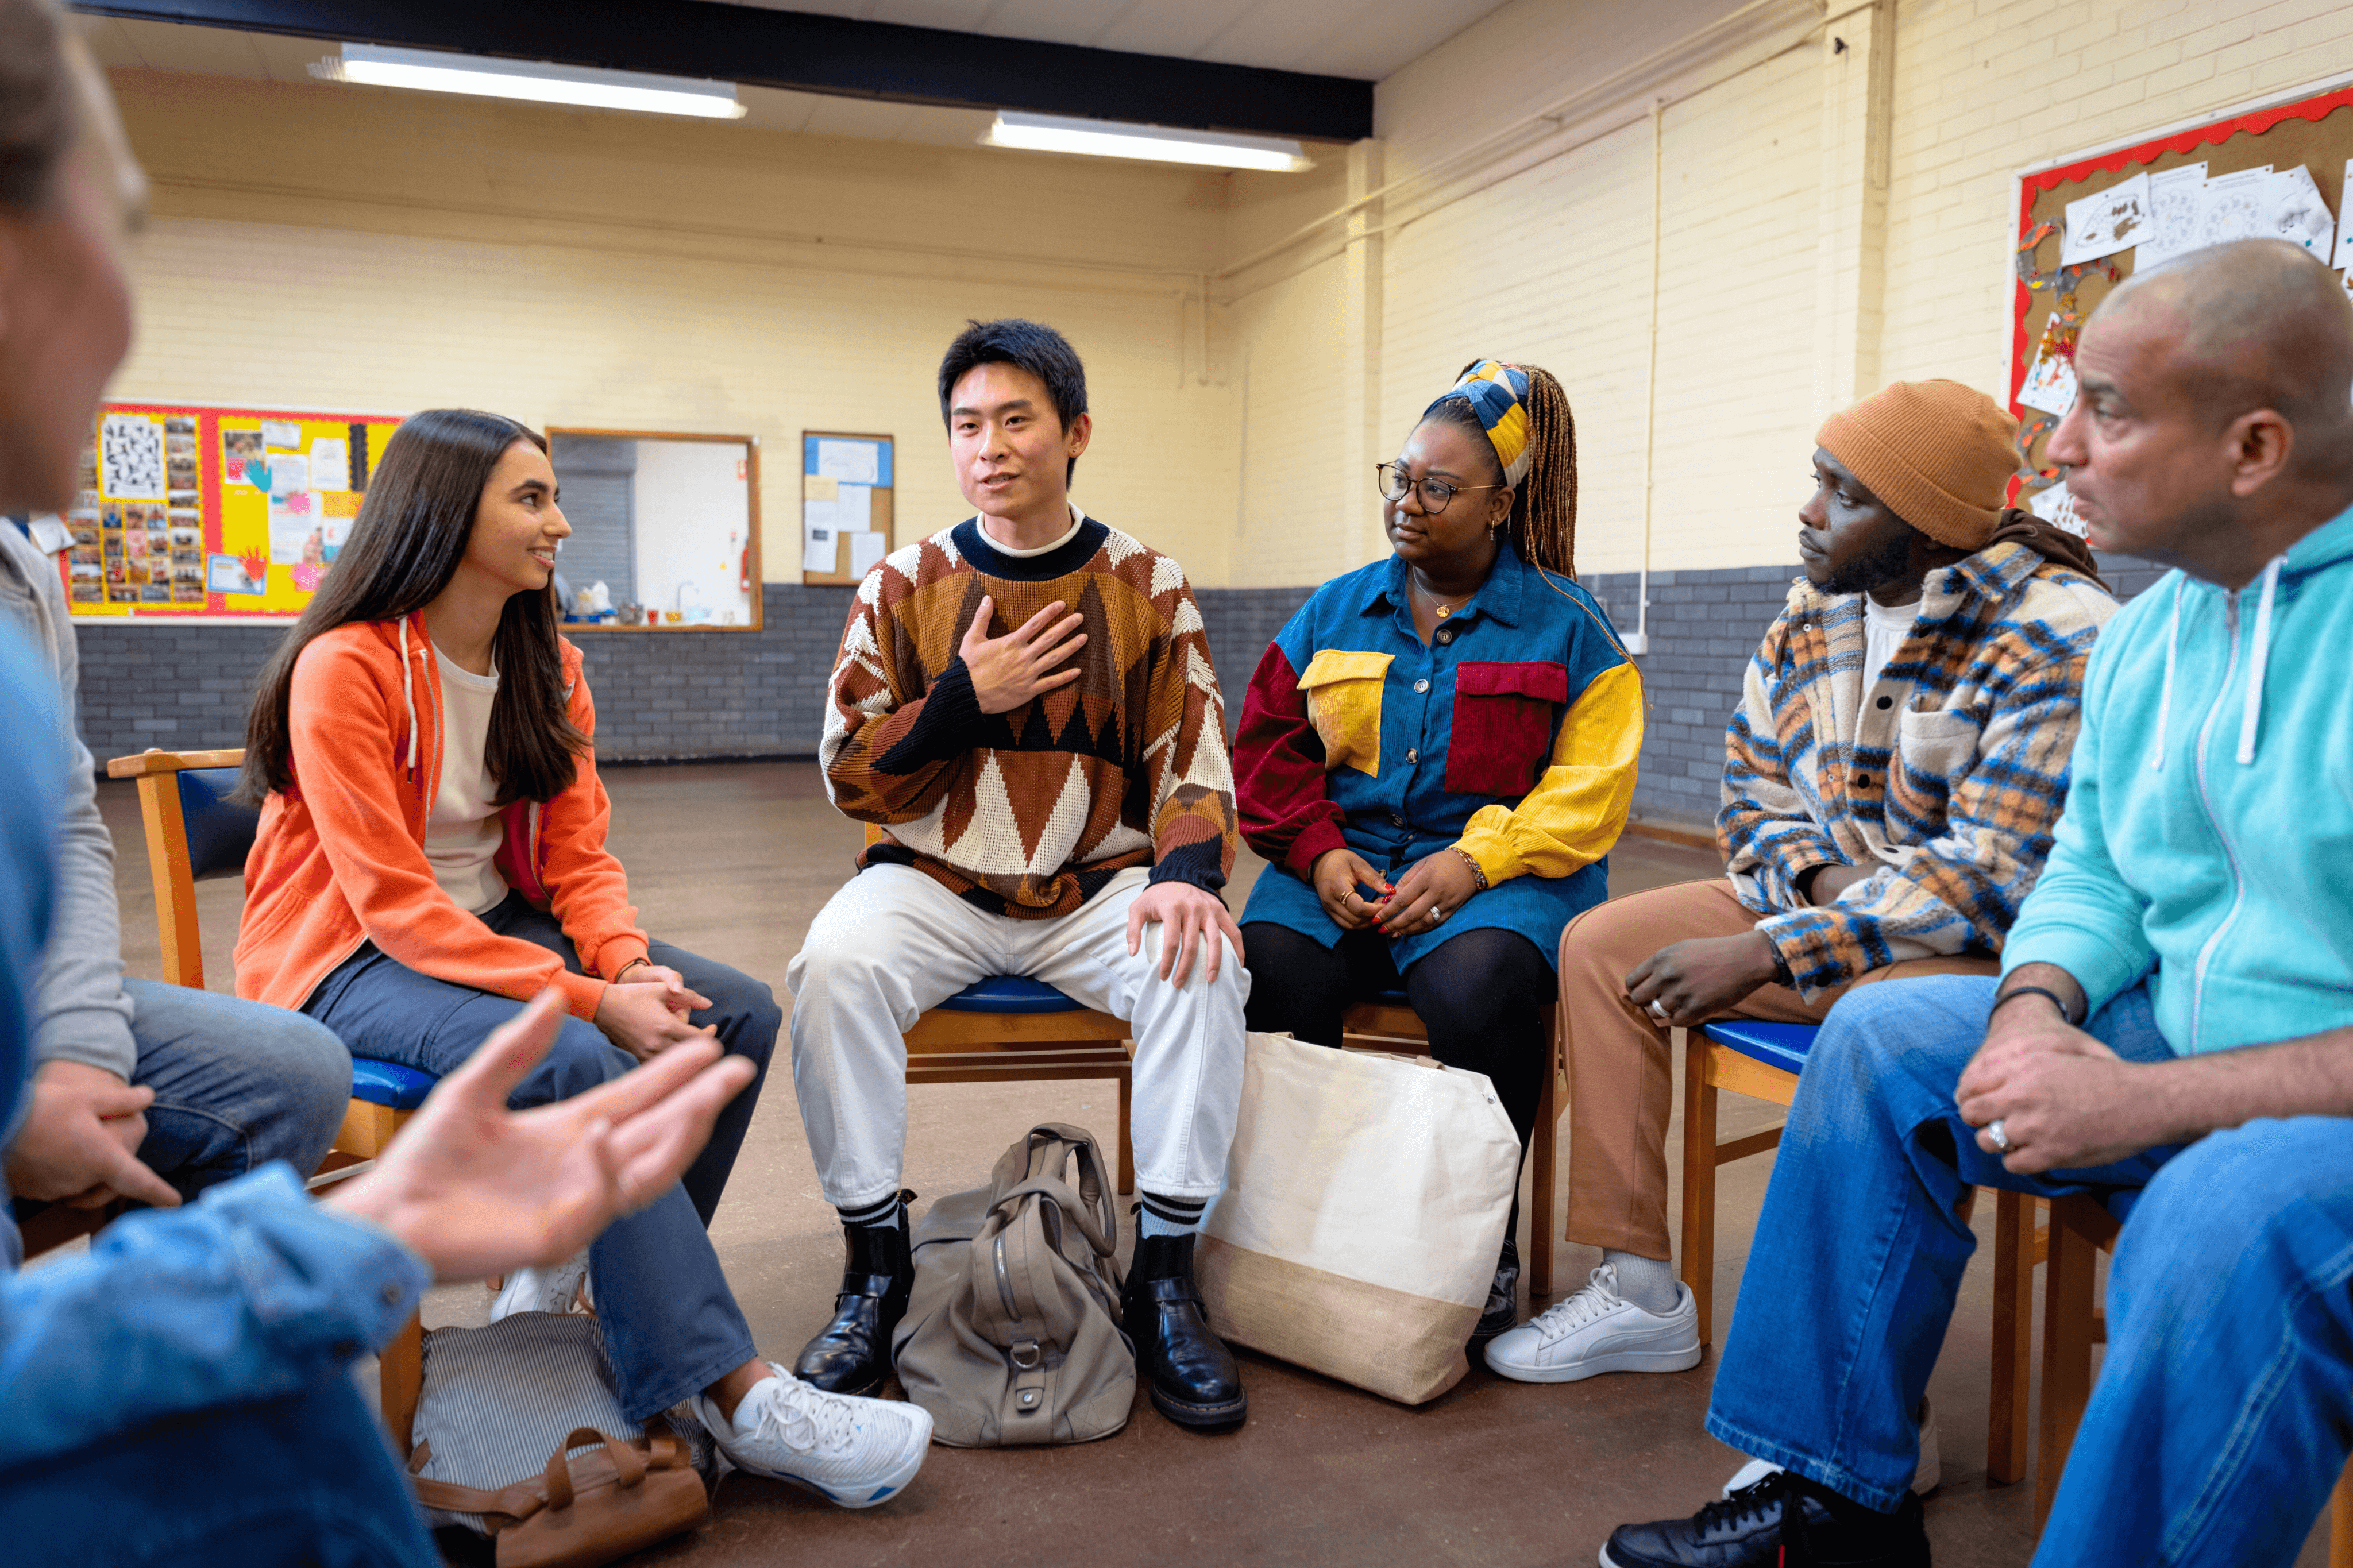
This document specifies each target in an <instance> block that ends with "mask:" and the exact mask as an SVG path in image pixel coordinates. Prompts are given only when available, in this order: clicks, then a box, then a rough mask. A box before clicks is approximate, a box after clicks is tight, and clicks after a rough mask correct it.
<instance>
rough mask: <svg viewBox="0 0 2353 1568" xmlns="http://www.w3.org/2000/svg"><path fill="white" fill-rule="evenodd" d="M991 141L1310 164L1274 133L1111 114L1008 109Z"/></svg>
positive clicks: (1159, 158) (1253, 163) (1231, 165)
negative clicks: (1123, 119)
mask: <svg viewBox="0 0 2353 1568" xmlns="http://www.w3.org/2000/svg"><path fill="white" fill-rule="evenodd" d="M981 141H982V142H984V143H985V144H986V145H987V146H991V147H1018V148H1021V149H1023V150H1025V151H1027V152H1031V153H1090V154H1092V155H1093V156H1095V157H1099V158H1142V159H1145V160H1147V161H1149V162H1151V163H1207V164H1209V165H1211V166H1213V167H1216V168H1220V169H1264V170H1268V171H1271V172H1272V173H1275V174H1291V173H1293V172H1294V171H1296V170H1300V169H1304V168H1307V167H1309V166H1310V165H1309V163H1308V161H1307V155H1306V153H1303V151H1301V149H1300V145H1299V143H1298V142H1286V141H1282V140H1280V139H1279V138H1276V137H1272V136H1229V135H1226V134H1225V133H1223V132H1217V131H1172V130H1170V129H1168V128H1167V127H1166V126H1161V125H1123V124H1120V123H1119V122H1118V121H1111V120H1067V119H1064V118H1063V117H1061V116H1060V115H1056V114H1022V113H1018V112H1017V111H1015V110H1009V109H1008V110H1003V111H1002V112H1000V113H999V114H998V115H997V123H996V124H994V125H992V126H990V127H989V128H988V133H987V135H985V136H983V137H982V138H981Z"/></svg>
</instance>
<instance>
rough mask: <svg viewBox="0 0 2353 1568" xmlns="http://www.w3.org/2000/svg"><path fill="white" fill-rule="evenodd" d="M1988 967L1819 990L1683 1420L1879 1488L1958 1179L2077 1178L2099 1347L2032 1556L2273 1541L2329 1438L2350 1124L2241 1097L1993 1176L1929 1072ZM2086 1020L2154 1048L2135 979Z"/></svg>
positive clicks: (2224, 1549)
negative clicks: (2095, 1206) (2097, 1213)
mask: <svg viewBox="0 0 2353 1568" xmlns="http://www.w3.org/2000/svg"><path fill="white" fill-rule="evenodd" d="M1995 984H1996V983H1995V982H1994V981H1992V980H1990V979H1986V978H1980V977H1977V976H1972V975H1947V976H1937V977H1934V978H1929V979H1921V980H1898V981H1890V982H1888V983H1886V984H1881V985H1870V986H1865V987H1863V988H1862V989H1860V990H1858V991H1855V992H1853V993H1852V994H1849V995H1848V996H1846V997H1845V998H1844V999H1842V1000H1841V1002H1840V1003H1839V1005H1837V1006H1836V1007H1833V1008H1832V1009H1831V1015H1830V1017H1829V1019H1828V1021H1827V1022H1825V1023H1824V1025H1823V1026H1822V1031H1821V1033H1820V1036H1818V1037H1816V1039H1815V1042H1814V1048H1813V1051H1812V1054H1811V1055H1810V1057H1809V1058H1807V1061H1806V1070H1805V1076H1804V1079H1803V1080H1802V1082H1801V1083H1800V1084H1799V1089H1798V1100H1797V1103H1796V1105H1795V1106H1793V1107H1792V1108H1791V1110H1790V1115H1789V1121H1788V1127H1787V1129H1786V1130H1785V1131H1783V1133H1782V1135H1781V1151H1780V1157H1779V1159H1778V1163H1776V1164H1775V1166H1774V1168H1773V1179H1772V1183H1771V1184H1770V1186H1769V1187H1768V1188H1767V1192H1766V1195H1765V1209H1764V1213H1763V1214H1762V1215H1760V1216H1759V1218H1758V1220H1757V1236H1756V1240H1755V1242H1754V1243H1753V1244H1752V1246H1751V1247H1750V1250H1749V1255H1748V1267H1747V1272H1746V1276H1745V1277H1744V1278H1743V1279H1742V1280H1741V1283H1740V1302H1739V1307H1738V1310H1737V1311H1736V1316H1735V1317H1734V1319H1733V1322H1732V1327H1731V1330H1730V1331H1729V1332H1728V1333H1727V1334H1726V1336H1725V1349H1724V1362H1723V1365H1722V1366H1721V1368H1720V1369H1719V1370H1718V1371H1717V1373H1716V1377H1715V1394H1714V1399H1713V1403H1712V1405H1711V1406H1710V1408H1709V1411H1708V1417H1707V1428H1708V1430H1709V1431H1710V1432H1711V1433H1713V1434H1715V1436H1716V1437H1717V1438H1719V1439H1721V1440H1722V1441H1723V1442H1725V1443H1727V1444H1729V1445H1731V1446H1732V1447H1736V1448H1738V1449H1740V1450H1741V1451H1742V1452H1743V1453H1747V1454H1754V1455H1756V1456H1757V1457H1759V1458H1767V1459H1771V1460H1774V1461H1776V1462H1777V1463H1779V1464H1782V1465H1786V1466H1788V1468H1791V1469H1793V1470H1796V1471H1798V1472H1799V1474H1801V1475H1803V1476H1806V1477H1808V1478H1809V1479H1812V1480H1815V1481H1818V1482H1820V1484H1822V1485H1823V1486H1826V1487H1830V1488H1831V1489H1835V1490H1837V1491H1840V1492H1842V1493H1844V1494H1846V1495H1847V1496H1849V1497H1852V1498H1854V1499H1856V1500H1860V1501H1862V1502H1865V1503H1868V1504H1870V1505H1871V1506H1872V1507H1873V1508H1881V1509H1890V1508H1894V1506H1895V1504H1896V1502H1897V1500H1899V1499H1900V1498H1901V1496H1902V1495H1903V1492H1904V1489H1905V1487H1906V1486H1907V1485H1909V1484H1910V1481H1911V1479H1912V1473H1913V1468H1914V1465H1915V1461H1916V1458H1917V1455H1918V1447H1919V1431H1918V1429H1917V1428H1916V1427H1915V1426H1914V1424H1913V1419H1912V1413H1913V1412H1914V1411H1915V1409H1917V1408H1918V1406H1919V1403H1920V1396H1921V1394H1922V1393H1923V1392H1924V1391H1925V1390H1926V1387H1927V1384H1928V1373H1929V1372H1930V1371H1931V1369H1933V1368H1934V1366H1935V1365H1936V1355H1937V1352H1939V1351H1940V1350H1941V1349H1942V1348H1943V1346H1944V1342H1945V1331H1946V1329H1947V1326H1948V1325H1949V1324H1950V1322H1951V1321H1952V1315H1953V1300H1954V1296H1955V1293H1956V1292H1957V1290H1958V1289H1959V1287H1960V1282H1961V1274H1962V1271H1963V1269H1964V1268H1966V1267H1967V1266H1968V1260H1969V1255H1970V1253H1971V1252H1972V1251H1973V1250H1974V1249H1975V1247H1976V1245H1977V1241H1976V1237H1975V1235H1974V1233H1973V1232H1971V1230H1970V1229H1969V1227H1968V1226H1967V1225H1965V1224H1963V1223H1962V1222H1961V1220H1960V1218H1959V1217H1958V1215H1957V1213H1956V1209H1957V1205H1959V1203H1960V1201H1961V1199H1962V1197H1963V1196H1964V1195H1965V1194H1967V1193H1968V1190H1969V1189H1970V1188H1971V1187H1972V1186H1980V1185H1982V1186H1990V1187H2003V1188H2007V1189H2009V1190H2010V1191H2012V1192H2022V1193H2032V1194H2037V1195H2039V1196H2051V1197H2057V1196H2063V1195H2067V1194H2076V1193H2088V1194H2094V1195H2095V1196H2098V1197H2100V1198H2101V1199H2103V1200H2104V1201H2106V1202H2107V1203H2108V1204H2109V1206H2110V1208H2111V1209H2112V1210H2122V1209H2125V1208H2126V1206H2127V1202H2128V1203H2129V1217H2128V1218H2127V1219H2126V1224H2125V1228H2124V1233H2123V1234H2122V1236H2120V1237H2118V1238H2117V1241H2116V1260H2115V1263H2114V1266H2113V1267H2112V1268H2111V1269H2110V1271H2109V1277H2108V1351H2107V1359H2106V1361H2105V1363H2104V1364H2103V1365H2102V1367H2101V1369H2100V1377H2099V1382H2098V1384H2097V1385H2096V1386H2095V1387H2094V1389H2093V1392H2092V1400H2091V1404H2090V1405H2089V1406H2088V1407H2087V1408H2086V1409H2085V1411H2084V1422H2083V1425H2082V1426H2081V1427H2080V1428H2079V1429H2078V1430H2077V1432H2076V1436H2075V1444H2074V1447H2073V1450H2072V1451H2071V1452H2070V1453H2069V1455H2068V1462H2067V1471H2066V1476H2065V1479H2064V1480H2063V1483H2062V1484H2061V1486H2060V1489H2059V1495H2058V1499H2057V1500H2056V1502H2055V1504H2054V1505H2053V1507H2052V1514H2051V1521H2050V1523H2049V1525H2048V1526H2047V1527H2046V1528H2045V1529H2044V1531H2043V1534H2042V1545H2041V1547H2040V1548H2039V1550H2038V1552H2037V1553H2036V1557H2035V1561H2036V1562H2037V1563H2044V1564H2051V1565H2052V1568H2058V1565H2062V1564H2063V1565H2065V1568H2087V1565H2105V1564H2111V1563H2113V1564H2116V1565H2117V1568H2125V1565H2127V1564H2133V1565H2137V1564H2149V1563H2292V1562H2294V1561H2295V1556H2296V1553H2297V1552H2298V1551H2299V1549H2301V1547H2302V1546H2303V1544H2304V1541H2305V1537H2306V1534H2307V1533H2308V1532H2309V1531H2310V1530H2311V1528H2312V1521H2313V1519H2314V1517H2315V1516H2316V1514H2317V1513H2318V1512H2319V1511H2320V1508H2321V1506H2322V1504H2323V1503H2324V1502H2325V1501H2326V1500H2327V1497H2328V1492H2329V1489H2330V1487H2331V1486H2332V1485H2334V1484H2335V1482H2336V1479H2337V1473H2338V1472H2339V1471H2340V1470H2342V1469H2343V1468H2344V1466H2345V1458H2346V1452H2347V1449H2348V1447H2353V1291H2348V1288H2347V1284H2348V1279H2353V1121H2348V1120H2346V1119H2343V1118H2336V1117H2322V1116H2300V1117H2295V1118H2293V1119H2290V1120H2285V1121H2251V1122H2249V1123H2247V1124H2246V1125H2245V1126H2243V1127H2240V1128H2235V1129H2232V1130H2231V1131H2221V1132H2214V1133H2210V1134H2209V1135H2207V1136H2206V1137H2204V1138H2201V1139H2200V1140H2199V1141H2198V1142H2195V1143H2192V1144H2190V1145H2189V1146H2188V1147H2187V1148H2179V1147H2159V1148H2155V1149H2149V1150H2146V1151H2144V1152H2141V1153H2139V1154H2136V1155H2134V1156H2132V1157H2131V1158H2129V1159H2126V1160H2122V1161H2119V1162H2117V1163H2115V1164H2113V1165H2105V1166H2101V1167H2099V1168H2097V1169H2094V1170H2083V1171H2053V1172H2050V1173H2045V1174H2043V1175H2041V1176H2017V1175H2012V1174H2010V1173H2009V1172H2008V1171H2005V1170H2004V1169H2003V1168H2002V1166H2001V1163H2000V1160H1999V1158H1998V1157H1996V1156H1994V1155H1991V1154H1988V1153H1986V1152H1983V1151H1981V1150H1979V1149H1978V1146H1977V1140H1976V1136H1975V1130H1974V1129H1972V1128H1970V1127H1969V1126H1968V1124H1967V1123H1965V1122H1963V1121H1961V1119H1960V1115H1959V1112H1958V1110H1957V1109H1956V1107H1955V1106H1954V1103H1953V1090H1954V1089H1955V1088H1956V1087H1957V1085H1958V1083H1959V1081H1960V1076H1961V1071H1962V1069H1963V1068H1965V1067H1966V1066H1968V1060H1969V1058H1970V1057H1971V1056H1973V1055H1974V1054H1975V1053H1976V1051H1977V1048H1978V1046H1979V1045H1980V1044H1981V1043H1982V1042H1983V1040H1984V1037H1985V1025H1986V1016H1987V1014H1988V1012H1989V1010H1990V1008H1991V1005H1992V1001H1993V993H1994V986H1995ZM2089 1027H2090V1032H2091V1033H2092V1034H2093V1035H2094V1036H2095V1037H2098V1038H2099V1039H2100V1040H2101V1041H2103V1042H2104V1043H2105V1044H2106V1045H2107V1047H2109V1048H2110V1049H2111V1050H2114V1051H2115V1052H2116V1054H2117V1055H2118V1056H2120V1057H2123V1058H2126V1059H2127V1060H2131V1061H2161V1060H2165V1059H2168V1058H2170V1057H2171V1055H2172V1052H2171V1049H2170V1048H2169V1047H2168V1046H2167V1045H2166V1043H2165V1040H2164V1038H2163V1037H2161V1036H2160V1035H2158V1031H2157V1023H2156V1019H2155V1016H2154V1015H2153V1014H2152V1012H2151V1009H2150V1006H2149V1000H2148V993H2147V990H2146V989H2145V988H2136V989H2134V990H2131V991H2127V992H2126V993H2125V994H2122V995H2120V996H2118V997H2116V999H2115V1000H2114V1001H2113V1002H2111V1003H2109V1004H2108V1005H2107V1006H2105V1008H2103V1009H2101V1011H2100V1013H2099V1014H2098V1015H2097V1016H2095V1017H2094V1018H2093V1019H2092V1021H2091V1024H2090V1026H2089Z"/></svg>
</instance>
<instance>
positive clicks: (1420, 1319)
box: [1195, 1034, 1541, 1405]
mask: <svg viewBox="0 0 2353 1568" xmlns="http://www.w3.org/2000/svg"><path fill="white" fill-rule="evenodd" d="M1519 1180H1520V1142H1519V1139H1518V1137H1517V1135H1515V1134H1514V1132H1513V1131H1512V1122H1511V1119H1510V1118H1509V1117H1507V1116H1506V1115H1504V1108H1503V1106H1502V1105H1500V1104H1498V1103H1497V1102H1496V1100H1495V1090H1494V1088H1493V1085H1492V1084H1490V1083H1489V1082H1488V1081H1487V1078H1486V1075H1485V1074H1483V1073H1475V1072H1461V1071H1457V1070H1454V1069H1451V1068H1443V1067H1440V1066H1439V1065H1438V1064H1437V1063H1435V1062H1432V1061H1430V1060H1428V1059H1426V1058H1413V1057H1393V1056H1385V1055H1377V1054H1372V1053H1367V1052H1360V1051H1335V1050H1333V1049H1331V1048H1329V1047H1324V1046H1312V1045H1309V1044H1307V1043H1306V1042H1304V1041H1302V1040H1295V1039H1293V1038H1292V1037H1290V1036H1288V1035H1258V1034H1254V1035H1251V1036H1250V1040H1249V1046H1248V1050H1247V1054H1246V1056H1245V1058H1244V1060H1243V1067H1242V1100H1241V1114H1240V1120H1239V1121H1238V1122H1237V1124H1236V1126H1235V1129H1234V1149H1233V1154H1232V1157H1231V1159H1230V1160H1229V1163H1228V1164H1227V1167H1226V1190H1225V1192H1224V1194H1222V1195H1221V1196H1219V1199H1218V1201H1217V1203H1216V1204H1215V1205H1213V1206H1212V1207H1211V1208H1210V1210H1209V1212H1208V1216H1207V1217H1206V1218H1205V1219H1204V1220H1203V1221H1202V1226H1201V1240H1200V1243H1199V1247H1198V1251H1197V1254H1196V1258H1195V1262H1196V1268H1197V1272H1198V1279H1199V1281H1200V1286H1201V1294H1202V1297H1203V1299H1204V1300H1205V1301H1206V1302H1207V1304H1208V1311H1209V1321H1211V1322H1212V1323H1214V1324H1216V1325H1217V1329H1218V1331H1219V1333H1220V1334H1222V1335H1223V1336H1224V1337H1225V1338H1226V1339H1227V1340H1228V1341H1229V1342H1232V1343H1234V1344H1240V1345H1248V1346H1249V1347H1250V1349H1252V1350H1255V1351H1261V1352H1265V1353H1266V1354H1268V1355H1271V1356H1279V1357H1281V1358H1282V1360H1284V1361H1287V1362H1293V1363H1297V1364H1299V1365H1301V1366H1303V1367H1307V1368H1309V1369H1310V1370H1312V1371H1315V1372H1320V1373H1324V1375H1326V1376H1328V1377H1335V1378H1338V1379H1339V1380H1340V1381H1341V1382H1343V1383H1349V1384H1355V1385H1356V1386H1357V1387H1358V1388H1362V1389H1366V1390H1368V1391H1370V1392H1371V1393H1374V1394H1380V1395H1382V1396H1384V1397H1385V1398H1389V1399H1394V1400H1397V1401H1398V1403H1400V1404H1404V1405H1419V1404H1421V1403H1422V1402H1423V1401H1425V1400H1429V1399H1434V1398H1436V1397H1437V1396H1438V1395H1440V1394H1443V1393H1445V1392H1446V1391H1447V1390H1448V1389H1450V1388H1451V1387H1453V1386H1454V1385H1455V1384H1457V1383H1458V1382H1460V1381H1461V1378H1462V1374H1463V1373H1466V1372H1468V1371H1469V1370H1470V1362H1469V1361H1468V1360H1467V1359H1466V1358H1465V1356H1464V1354H1463V1347H1464V1345H1465V1344H1466V1343H1468V1342H1469V1341H1470V1338H1471V1331H1472V1328H1474V1327H1475V1326H1477V1324H1478V1321H1479V1314H1480V1312H1481V1310H1482V1309H1483V1308H1484V1307H1485V1306H1486V1304H1487V1289H1488V1287H1489V1286H1490V1285H1492V1284H1493V1282H1494V1279H1495V1257H1496V1254H1497V1253H1499V1252H1501V1251H1502V1250H1503V1247H1504V1226H1505V1225H1506V1224H1508V1223H1509V1221H1510V1216H1511V1208H1512V1196H1513V1194H1514V1193H1515V1192H1516V1191H1517V1190H1518V1187H1519ZM1539 1245H1541V1241H1540V1242H1539Z"/></svg>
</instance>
